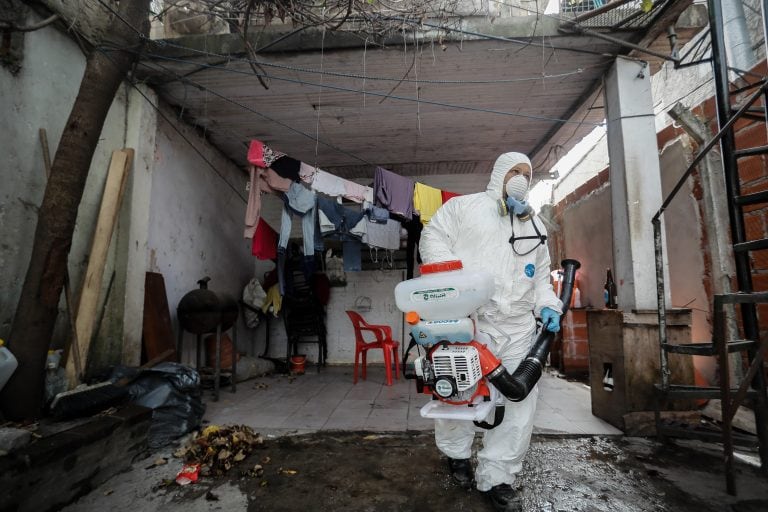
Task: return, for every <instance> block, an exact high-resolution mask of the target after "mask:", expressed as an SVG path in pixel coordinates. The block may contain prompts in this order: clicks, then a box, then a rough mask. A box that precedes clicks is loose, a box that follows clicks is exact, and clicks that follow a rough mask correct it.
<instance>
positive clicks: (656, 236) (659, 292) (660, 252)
mask: <svg viewBox="0 0 768 512" xmlns="http://www.w3.org/2000/svg"><path fill="white" fill-rule="evenodd" d="M653 248H654V253H655V256H656V301H657V302H658V316H659V347H660V348H661V350H659V353H660V356H659V357H660V360H659V364H660V368H661V388H662V389H663V390H664V391H666V390H668V389H669V361H668V357H667V351H666V350H664V347H665V346H666V345H667V304H666V300H665V299H664V291H665V290H664V288H665V287H664V248H663V246H662V243H661V219H658V218H654V219H653Z"/></svg>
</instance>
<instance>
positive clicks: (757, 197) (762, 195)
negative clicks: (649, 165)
mask: <svg viewBox="0 0 768 512" xmlns="http://www.w3.org/2000/svg"><path fill="white" fill-rule="evenodd" d="M734 201H735V202H736V204H738V205H741V206H747V205H750V204H760V203H768V190H764V191H762V192H755V193H754V194H746V195H743V196H736V197H735V198H734Z"/></svg>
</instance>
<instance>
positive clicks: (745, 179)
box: [739, 156, 766, 183]
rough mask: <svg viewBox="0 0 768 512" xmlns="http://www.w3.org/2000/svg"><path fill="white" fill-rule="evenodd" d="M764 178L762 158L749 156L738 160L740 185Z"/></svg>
mask: <svg viewBox="0 0 768 512" xmlns="http://www.w3.org/2000/svg"><path fill="white" fill-rule="evenodd" d="M765 176H766V170H765V162H764V160H763V157H762V156H750V157H747V158H742V159H740V160H739V177H740V178H741V182H742V183H750V182H752V181H756V180H758V179H760V178H762V177H765Z"/></svg>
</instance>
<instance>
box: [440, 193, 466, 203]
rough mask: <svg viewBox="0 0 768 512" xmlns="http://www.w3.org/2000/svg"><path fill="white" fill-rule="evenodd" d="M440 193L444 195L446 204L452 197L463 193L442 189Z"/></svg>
mask: <svg viewBox="0 0 768 512" xmlns="http://www.w3.org/2000/svg"><path fill="white" fill-rule="evenodd" d="M440 195H441V196H442V199H443V204H445V203H447V202H448V200H449V199H450V198H452V197H459V196H460V195H461V194H457V193H456V192H448V191H447V190H441V191H440Z"/></svg>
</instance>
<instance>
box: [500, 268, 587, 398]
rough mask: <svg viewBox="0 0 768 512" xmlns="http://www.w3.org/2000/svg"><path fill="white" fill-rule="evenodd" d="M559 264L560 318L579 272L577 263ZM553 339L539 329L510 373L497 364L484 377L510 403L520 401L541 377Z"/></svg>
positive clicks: (565, 309)
mask: <svg viewBox="0 0 768 512" xmlns="http://www.w3.org/2000/svg"><path fill="white" fill-rule="evenodd" d="M561 265H562V267H563V285H562V288H561V289H560V300H561V301H562V302H563V315H565V313H566V312H567V311H568V306H569V305H570V303H571V295H572V294H573V284H574V282H575V280H576V270H578V269H579V267H580V266H581V263H579V262H578V261H576V260H570V259H566V260H563V261H562V263H561ZM554 339H555V333H553V332H549V331H548V330H547V329H546V326H542V328H541V332H540V333H539V335H538V337H537V338H536V341H534V342H533V346H532V347H531V350H530V351H529V352H528V355H527V356H526V357H525V359H524V360H523V362H521V363H520V365H519V366H518V367H517V369H516V370H515V372H514V373H512V374H510V373H509V372H508V371H507V369H506V368H504V365H502V364H500V365H499V366H498V367H496V369H495V370H493V371H492V372H491V373H489V374H488V375H486V377H487V378H488V380H489V381H491V384H493V385H494V386H496V389H498V390H499V391H500V392H501V394H502V395H504V396H505V397H507V399H508V400H511V401H513V402H520V401H522V400H524V399H525V397H527V396H528V394H529V393H530V392H531V390H532V389H533V386H535V385H536V383H537V382H538V381H539V379H540V378H541V372H542V371H543V369H544V362H545V361H546V360H547V355H548V354H549V348H550V346H551V345H552V341H553V340H554Z"/></svg>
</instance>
